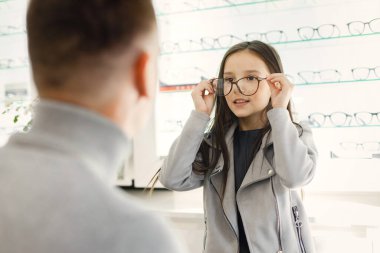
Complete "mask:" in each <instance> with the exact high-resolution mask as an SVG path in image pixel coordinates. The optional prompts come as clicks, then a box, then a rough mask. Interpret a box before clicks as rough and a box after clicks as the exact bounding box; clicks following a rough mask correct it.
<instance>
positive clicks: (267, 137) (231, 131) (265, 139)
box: [204, 122, 273, 149]
mask: <svg viewBox="0 0 380 253" xmlns="http://www.w3.org/2000/svg"><path fill="white" fill-rule="evenodd" d="M237 126H238V123H237V122H235V123H234V124H232V126H231V127H230V128H229V129H228V131H227V134H226V137H225V140H226V143H227V147H228V144H229V143H230V142H231V141H233V136H234V132H235V129H236V127H237ZM204 141H205V142H206V143H207V144H208V145H209V146H210V147H213V148H215V149H216V148H217V147H216V143H215V142H214V141H213V140H212V137H211V134H206V136H205V137H204ZM272 144H273V139H272V134H271V132H270V131H269V132H267V133H266V134H265V135H264V137H263V141H262V143H261V146H260V149H266V148H268V147H269V146H271V145H272Z"/></svg>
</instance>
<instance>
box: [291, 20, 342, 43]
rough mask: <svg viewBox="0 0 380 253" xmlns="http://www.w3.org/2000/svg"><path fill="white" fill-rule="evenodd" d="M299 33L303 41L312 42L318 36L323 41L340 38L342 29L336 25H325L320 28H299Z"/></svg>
mask: <svg viewBox="0 0 380 253" xmlns="http://www.w3.org/2000/svg"><path fill="white" fill-rule="evenodd" d="M297 32H298V36H299V37H300V39H301V40H312V39H315V37H316V36H319V38H322V39H327V38H335V37H339V36H340V29H339V28H338V26H336V25H334V24H324V25H320V26H318V27H311V26H303V27H299V28H297Z"/></svg>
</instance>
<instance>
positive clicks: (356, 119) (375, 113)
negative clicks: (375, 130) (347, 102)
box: [353, 112, 380, 126]
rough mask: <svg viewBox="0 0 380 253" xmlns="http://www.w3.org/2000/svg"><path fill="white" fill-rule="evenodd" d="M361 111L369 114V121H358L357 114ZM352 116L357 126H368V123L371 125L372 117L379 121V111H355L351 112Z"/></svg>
mask: <svg viewBox="0 0 380 253" xmlns="http://www.w3.org/2000/svg"><path fill="white" fill-rule="evenodd" d="M361 113H367V114H369V115H371V119H370V122H369V123H365V124H361V123H359V120H358V114H361ZM353 116H354V118H355V121H356V123H357V124H358V125H359V126H369V125H371V124H372V121H373V118H374V117H375V118H377V121H378V122H379V123H380V112H355V113H354V114H353Z"/></svg>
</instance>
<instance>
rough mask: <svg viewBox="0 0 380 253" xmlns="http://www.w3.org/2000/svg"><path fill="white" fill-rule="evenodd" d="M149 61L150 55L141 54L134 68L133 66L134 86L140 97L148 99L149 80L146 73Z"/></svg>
mask: <svg viewBox="0 0 380 253" xmlns="http://www.w3.org/2000/svg"><path fill="white" fill-rule="evenodd" d="M148 60H149V56H148V54H147V53H146V52H141V53H140V54H139V55H138V56H137V58H136V60H135V62H134V66H133V74H134V85H135V88H136V90H137V92H138V93H139V96H140V97H146V96H147V95H148V93H147V88H148V83H147V81H148V80H146V79H147V78H146V77H147V73H146V71H147V70H148V69H147V66H148Z"/></svg>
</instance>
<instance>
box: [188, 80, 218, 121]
mask: <svg viewBox="0 0 380 253" xmlns="http://www.w3.org/2000/svg"><path fill="white" fill-rule="evenodd" d="M206 91H207V92H208V94H207V95H206ZM191 97H192V98H193V102H194V106H195V110H196V111H198V112H204V113H207V114H208V115H211V111H212V108H213V106H214V101H215V91H214V89H213V87H212V84H211V80H204V81H202V82H200V83H199V84H198V85H197V86H195V88H194V89H193V91H192V92H191Z"/></svg>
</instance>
